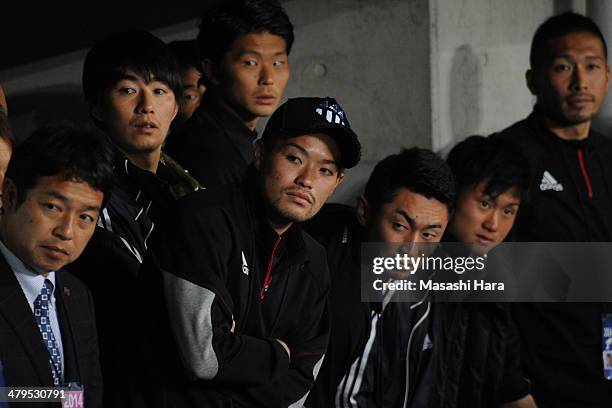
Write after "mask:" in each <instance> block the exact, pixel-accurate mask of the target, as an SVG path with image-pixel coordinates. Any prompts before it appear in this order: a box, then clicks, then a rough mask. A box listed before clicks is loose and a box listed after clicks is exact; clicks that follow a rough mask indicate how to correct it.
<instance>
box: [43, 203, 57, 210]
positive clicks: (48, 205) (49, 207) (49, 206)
mask: <svg viewBox="0 0 612 408" xmlns="http://www.w3.org/2000/svg"><path fill="white" fill-rule="evenodd" d="M43 207H44V208H45V209H47V210H49V211H59V209H60V208H59V207H58V206H57V205H55V204H52V203H44V204H43Z"/></svg>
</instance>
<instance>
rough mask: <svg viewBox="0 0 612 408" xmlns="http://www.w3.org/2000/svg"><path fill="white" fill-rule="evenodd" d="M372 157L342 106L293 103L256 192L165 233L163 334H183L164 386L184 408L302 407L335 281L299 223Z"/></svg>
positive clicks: (243, 191) (260, 159) (264, 148)
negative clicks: (363, 157) (364, 155)
mask: <svg viewBox="0 0 612 408" xmlns="http://www.w3.org/2000/svg"><path fill="white" fill-rule="evenodd" d="M360 149H361V148H360V144H359V141H358V140H357V136H356V135H355V133H354V132H353V131H352V130H351V128H350V127H349V123H348V120H347V118H346V115H345V113H344V111H343V110H342V108H341V107H340V105H339V104H338V103H337V102H336V101H335V100H334V99H332V98H296V99H290V100H289V101H287V102H286V103H285V104H283V105H282V106H281V107H280V108H279V109H278V110H277V111H276V112H275V113H274V114H273V116H272V117H271V118H270V121H269V122H268V124H267V127H266V129H265V131H264V134H263V137H262V139H261V140H260V141H258V143H257V144H256V147H255V163H254V166H253V167H252V168H251V170H250V174H249V176H248V178H247V182H246V183H244V184H230V185H225V186H221V187H218V188H212V189H207V190H204V191H201V192H196V193H194V194H192V195H190V196H187V197H185V198H184V199H182V200H180V201H179V202H177V208H176V211H173V212H172V214H174V218H172V219H169V220H168V222H166V223H164V224H162V226H161V228H160V229H159V231H158V233H157V234H155V233H154V237H153V241H152V245H153V247H154V251H153V252H154V253H155V254H156V256H157V259H158V262H159V270H160V271H161V277H162V278H161V281H162V282H163V284H162V287H163V297H164V302H163V309H164V310H163V311H164V312H165V313H166V314H167V315H168V320H167V324H168V325H169V327H167V330H163V328H162V330H160V333H164V332H166V333H172V335H171V338H170V337H169V338H168V339H167V340H168V341H169V342H170V343H169V344H166V345H165V346H163V348H161V350H164V352H163V356H162V357H163V358H166V359H167V360H166V365H165V366H164V368H163V369H162V370H160V373H159V380H160V384H161V386H162V387H166V388H171V389H173V390H178V391H179V392H176V393H173V394H172V396H171V397H168V398H165V400H166V401H171V403H172V406H173V407H177V406H180V407H182V406H198V407H200V406H206V407H210V406H215V407H216V406H219V407H227V406H233V407H255V406H261V407H288V406H294V405H293V404H297V405H295V406H302V403H303V401H304V400H305V398H306V396H307V394H308V391H309V389H310V387H311V386H312V384H313V381H314V379H315V377H316V375H317V372H318V368H319V367H320V365H321V363H322V361H323V357H324V355H325V351H326V347H327V342H328V337H329V329H330V328H329V316H328V310H327V296H328V291H329V276H328V271H327V263H326V258H325V251H324V249H323V247H321V246H320V245H319V244H317V243H316V242H315V241H314V240H313V239H312V238H311V237H310V236H309V235H308V234H306V233H304V232H303V231H302V230H301V228H300V226H299V225H298V223H299V222H302V221H305V220H308V219H310V218H311V217H313V216H314V215H315V214H316V213H317V212H318V211H319V209H320V208H321V206H322V205H323V204H324V203H325V201H326V200H327V198H328V197H329V196H330V195H331V194H332V193H333V192H334V190H335V189H336V187H337V186H338V185H339V184H340V183H341V182H342V180H343V178H344V169H345V168H350V167H353V166H355V165H356V164H357V163H358V161H359V158H360ZM166 237H172V238H171V239H167V238H166ZM177 237H178V239H177ZM158 350H160V349H158ZM158 352H159V351H156V352H155V353H158ZM159 357H160V356H159V355H158V354H156V355H155V356H151V360H153V359H156V358H159ZM168 395H169V393H168ZM161 400H164V399H163V398H160V399H159V400H158V402H159V401H161Z"/></svg>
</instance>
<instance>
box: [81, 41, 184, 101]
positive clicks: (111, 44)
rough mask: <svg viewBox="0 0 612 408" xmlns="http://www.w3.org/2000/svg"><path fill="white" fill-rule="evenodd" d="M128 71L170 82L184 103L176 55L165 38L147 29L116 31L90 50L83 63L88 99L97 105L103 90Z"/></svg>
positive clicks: (84, 90) (145, 77) (84, 86)
mask: <svg viewBox="0 0 612 408" xmlns="http://www.w3.org/2000/svg"><path fill="white" fill-rule="evenodd" d="M128 70H133V71H135V72H136V73H137V74H138V75H142V77H143V78H144V79H145V80H147V81H150V80H151V79H153V78H155V80H157V81H161V82H164V83H166V84H168V86H169V87H170V89H172V92H173V93H174V97H175V98H176V101H177V103H178V104H179V105H181V104H182V98H183V87H182V82H181V75H180V72H179V69H178V65H177V63H176V60H175V58H174V54H173V53H172V51H170V49H169V48H168V46H167V45H166V44H165V43H164V42H163V41H162V40H160V39H159V38H157V37H156V36H154V35H153V34H151V33H149V32H148V31H144V30H131V31H122V32H118V33H113V34H111V35H109V36H107V37H105V38H103V39H102V40H100V41H98V42H97V43H96V44H95V45H94V46H93V47H92V48H91V49H90V50H89V52H88V53H87V56H86V57H85V64H84V66H83V93H84V94H85V100H86V101H88V102H89V103H92V104H98V103H99V102H100V98H101V96H102V93H103V92H104V91H105V90H106V89H107V88H108V87H109V86H112V85H114V84H115V83H117V82H118V81H119V80H121V78H123V77H124V76H125V74H126V72H127V71H128Z"/></svg>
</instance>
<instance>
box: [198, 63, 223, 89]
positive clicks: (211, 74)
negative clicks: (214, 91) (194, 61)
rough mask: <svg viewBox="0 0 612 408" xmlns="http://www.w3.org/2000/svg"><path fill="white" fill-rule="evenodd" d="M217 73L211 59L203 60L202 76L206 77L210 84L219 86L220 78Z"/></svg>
mask: <svg viewBox="0 0 612 408" xmlns="http://www.w3.org/2000/svg"><path fill="white" fill-rule="evenodd" d="M217 71H218V70H217V69H216V68H215V64H214V63H213V62H212V60H211V59H209V58H206V59H203V60H202V75H203V76H204V77H206V79H207V81H208V83H209V84H213V85H219V78H218V76H217V74H216V72H217Z"/></svg>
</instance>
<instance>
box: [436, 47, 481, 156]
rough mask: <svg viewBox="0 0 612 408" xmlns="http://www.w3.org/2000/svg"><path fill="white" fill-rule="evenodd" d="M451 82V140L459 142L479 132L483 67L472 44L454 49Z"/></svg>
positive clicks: (444, 152)
mask: <svg viewBox="0 0 612 408" xmlns="http://www.w3.org/2000/svg"><path fill="white" fill-rule="evenodd" d="M449 83H450V98H449V103H450V110H449V111H450V114H451V128H452V139H453V141H454V143H457V142H459V141H461V140H463V139H465V138H466V137H468V136H470V135H473V134H475V133H477V132H478V128H479V126H480V123H481V119H482V100H481V99H482V97H481V95H482V67H481V63H480V57H479V56H478V55H477V54H476V53H475V52H474V50H473V49H472V47H471V46H470V45H462V46H460V47H458V48H457V49H456V50H455V55H454V56H453V61H452V67H451V78H450V82H449ZM454 143H451V145H450V146H444V147H443V148H442V149H441V151H440V154H442V155H443V156H445V154H446V152H447V151H448V150H450V149H451V148H452V145H454Z"/></svg>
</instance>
